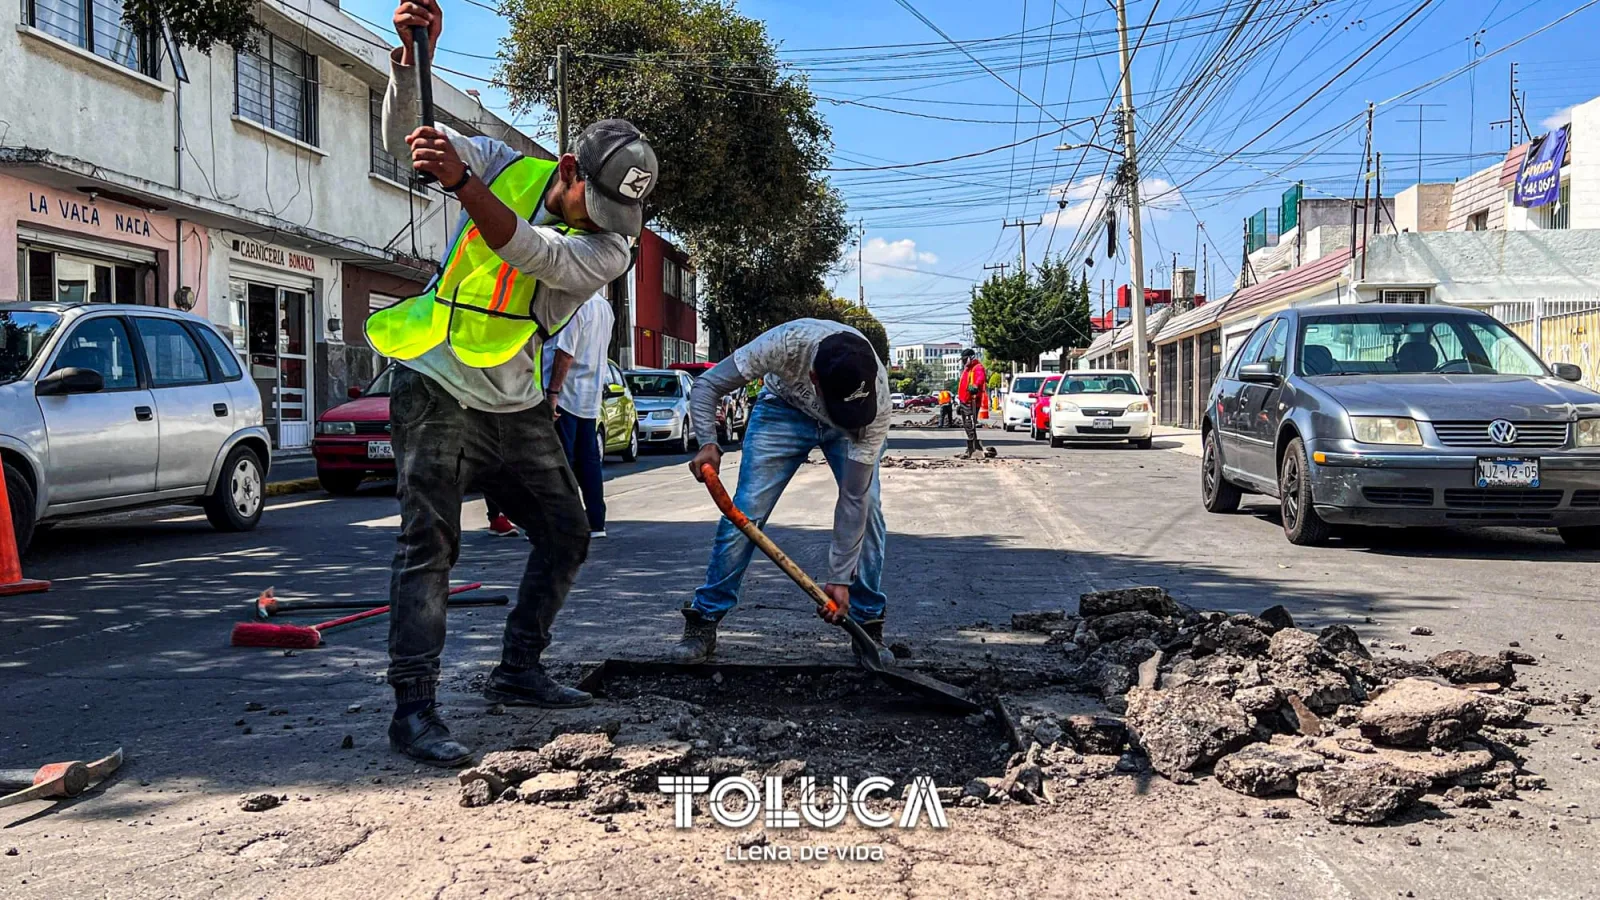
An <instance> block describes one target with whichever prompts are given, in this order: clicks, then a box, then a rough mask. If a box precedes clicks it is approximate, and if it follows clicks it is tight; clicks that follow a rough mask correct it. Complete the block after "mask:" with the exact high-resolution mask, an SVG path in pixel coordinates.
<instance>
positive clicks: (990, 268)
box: [983, 263, 1011, 278]
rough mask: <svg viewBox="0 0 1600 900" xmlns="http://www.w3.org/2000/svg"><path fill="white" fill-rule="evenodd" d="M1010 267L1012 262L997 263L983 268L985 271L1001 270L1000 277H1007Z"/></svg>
mask: <svg viewBox="0 0 1600 900" xmlns="http://www.w3.org/2000/svg"><path fill="white" fill-rule="evenodd" d="M1009 268H1011V263H995V264H994V265H992V266H984V267H983V270H984V271H985V272H993V271H995V270H997V269H998V270H999V272H1000V277H1001V278H1004V277H1006V270H1007V269H1009Z"/></svg>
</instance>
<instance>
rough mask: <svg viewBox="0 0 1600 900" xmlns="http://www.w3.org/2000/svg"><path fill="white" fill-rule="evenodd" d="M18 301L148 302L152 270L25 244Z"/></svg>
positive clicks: (19, 259)
mask: <svg viewBox="0 0 1600 900" xmlns="http://www.w3.org/2000/svg"><path fill="white" fill-rule="evenodd" d="M17 262H18V264H19V265H18V268H17V283H18V286H19V287H20V288H22V289H23V290H22V294H21V296H20V297H19V298H18V299H21V300H24V301H32V302H34V303H52V302H54V303H133V304H140V303H144V302H145V296H144V294H145V291H144V282H145V277H144V276H145V274H146V273H147V272H150V271H151V267H150V266H142V265H135V264H131V263H127V262H117V261H113V260H106V259H96V258H94V257H89V256H80V255H78V254H75V253H67V252H64V251H57V250H52V249H49V248H45V247H34V246H31V245H28V244H23V245H22V246H21V247H20V248H19V250H18V252H17Z"/></svg>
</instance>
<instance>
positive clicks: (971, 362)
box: [956, 347, 995, 459]
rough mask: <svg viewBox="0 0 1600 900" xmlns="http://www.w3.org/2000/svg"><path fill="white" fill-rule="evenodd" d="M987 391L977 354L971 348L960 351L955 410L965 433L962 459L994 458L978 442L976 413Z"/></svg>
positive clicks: (988, 449) (985, 380) (986, 375)
mask: <svg viewBox="0 0 1600 900" xmlns="http://www.w3.org/2000/svg"><path fill="white" fill-rule="evenodd" d="M988 390H989V373H987V372H985V371H984V369H983V363H981V362H979V361H978V352H977V351H976V350H973V349H972V348H971V347H968V348H967V349H965V350H963V351H961V381H960V383H959V384H957V385H956V400H957V401H958V403H959V405H958V406H957V407H956V409H957V410H958V411H959V412H960V413H961V427H962V428H965V429H966V431H967V449H966V451H965V452H963V453H962V454H961V458H962V459H971V458H973V457H974V456H977V455H979V454H983V455H984V456H987V457H989V458H991V459H993V458H994V456H995V449H994V448H993V447H985V446H983V442H982V441H980V440H978V413H979V411H980V410H981V409H982V407H983V403H984V400H985V398H986V396H987V393H988Z"/></svg>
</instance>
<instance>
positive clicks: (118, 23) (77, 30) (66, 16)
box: [22, 0, 161, 78]
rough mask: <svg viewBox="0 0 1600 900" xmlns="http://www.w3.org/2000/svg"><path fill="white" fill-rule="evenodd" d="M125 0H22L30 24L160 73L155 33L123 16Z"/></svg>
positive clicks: (137, 67)
mask: <svg viewBox="0 0 1600 900" xmlns="http://www.w3.org/2000/svg"><path fill="white" fill-rule="evenodd" d="M122 6H123V0H23V4H22V13H23V16H24V17H25V18H26V21H27V23H28V25H30V26H32V27H34V28H37V29H39V30H40V31H42V32H44V33H45V34H48V35H50V36H52V37H57V38H60V39H61V40H63V41H66V42H68V43H70V44H74V45H76V46H79V47H82V48H83V49H85V50H87V51H89V52H90V53H93V54H94V55H96V56H99V57H101V58H103V59H108V60H111V61H112V62H114V63H116V64H118V65H120V66H125V67H127V68H129V69H132V70H133V71H135V72H139V73H140V74H143V75H148V76H150V77H151V78H158V77H160V75H161V57H160V55H159V54H158V53H156V52H155V48H156V40H155V35H154V34H151V33H148V32H136V31H134V30H133V29H131V28H129V27H128V25H127V23H126V22H124V21H123V20H122Z"/></svg>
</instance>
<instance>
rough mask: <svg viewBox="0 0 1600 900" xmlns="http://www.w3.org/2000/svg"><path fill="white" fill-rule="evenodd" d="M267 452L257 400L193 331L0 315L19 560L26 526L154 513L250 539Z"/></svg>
mask: <svg viewBox="0 0 1600 900" xmlns="http://www.w3.org/2000/svg"><path fill="white" fill-rule="evenodd" d="M270 448H271V442H270V438H269V436H268V433H267V430H266V429H265V428H263V427H262V417H261V393H260V391H259V390H258V389H257V388H256V386H255V385H254V384H253V383H252V382H251V381H249V380H248V379H246V378H245V377H244V372H243V370H242V368H241V366H240V365H239V358H238V357H237V356H236V355H234V352H233V350H232V348H230V347H229V346H228V344H227V342H226V341H224V340H223V339H222V336H221V335H219V334H218V333H217V331H216V329H214V328H212V327H211V324H210V323H209V322H207V321H205V320H204V319H202V318H200V317H198V316H193V315H188V314H186V313H180V312H174V311H172V310H165V309H156V308H152V307H145V306H116V305H110V304H104V303H95V304H60V303H0V461H3V463H4V468H5V482H6V493H7V494H8V495H9V499H10V501H11V520H12V521H11V527H12V528H13V530H14V532H15V534H16V537H17V545H18V548H19V550H21V549H25V548H26V547H27V546H28V542H29V540H30V539H31V538H32V536H33V532H34V529H35V527H36V526H37V525H39V524H44V523H49V522H53V521H56V520H59V519H64V518H69V517H72V516H81V515H89V514H95V513H103V512H109V511H111V510H118V509H127V508H129V507H135V506H148V505H157V504H164V503H196V504H198V505H200V506H202V507H203V508H204V509H205V513H206V518H207V519H209V520H210V521H211V524H212V525H214V526H215V527H217V528H219V529H221V530H224V531H247V530H250V529H252V528H254V527H255V526H256V523H257V522H258V521H259V520H260V518H261V508H262V500H263V486H264V485H265V483H266V476H267V469H268V466H270V465H271V460H272V453H271V450H270Z"/></svg>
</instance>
